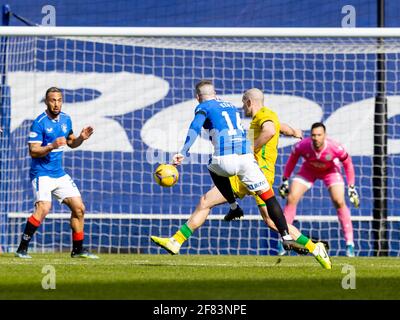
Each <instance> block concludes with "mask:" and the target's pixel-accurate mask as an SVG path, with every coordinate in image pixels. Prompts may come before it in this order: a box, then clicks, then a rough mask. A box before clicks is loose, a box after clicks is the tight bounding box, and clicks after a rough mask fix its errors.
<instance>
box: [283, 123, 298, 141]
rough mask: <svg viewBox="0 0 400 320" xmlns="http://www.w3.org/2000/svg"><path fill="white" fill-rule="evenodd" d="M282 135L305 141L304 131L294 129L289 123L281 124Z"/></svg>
mask: <svg viewBox="0 0 400 320" xmlns="http://www.w3.org/2000/svg"><path fill="white" fill-rule="evenodd" d="M280 133H281V134H283V135H284V136H287V137H293V138H298V139H303V131H301V130H300V129H296V128H292V127H291V126H289V125H288V124H287V123H281V128H280Z"/></svg>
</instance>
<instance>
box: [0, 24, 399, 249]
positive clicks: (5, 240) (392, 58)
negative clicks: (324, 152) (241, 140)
mask: <svg viewBox="0 0 400 320" xmlns="http://www.w3.org/2000/svg"><path fill="white" fill-rule="evenodd" d="M3 29H4V28H3ZM11 29H12V28H11ZM14 29H18V28H14ZM22 29H25V30H27V29H26V28H20V29H19V30H22ZM38 29H39V31H38ZM61 29H64V31H65V32H59V30H61ZM89 29H93V28H89ZM99 29H100V28H99ZM112 29H113V28H110V29H108V28H103V29H102V32H103V35H101V34H97V33H99V31H96V34H90V32H85V31H86V29H85V28H82V29H81V31H82V33H81V34H78V33H77V32H75V31H76V30H75V31H74V32H69V30H71V29H69V28H54V29H52V28H29V32H30V33H31V34H18V35H16V34H17V33H18V30H16V32H15V33H14V34H13V33H12V32H10V33H9V34H10V35H9V36H5V35H4V36H2V37H1V47H0V48H1V51H0V58H1V59H0V71H1V76H2V82H1V97H0V98H1V126H2V128H3V131H4V132H3V133H2V134H1V136H0V142H1V144H0V148H1V150H0V179H1V181H0V186H1V187H0V206H1V209H0V211H1V212H0V241H1V243H0V244H1V246H2V248H3V250H5V251H14V250H15V249H16V247H17V246H18V243H19V240H20V237H21V234H22V231H23V229H24V226H25V223H26V218H27V217H28V216H29V215H30V214H32V212H33V208H34V206H33V190H32V186H31V182H30V180H29V167H30V156H29V153H28V146H27V139H28V135H29V128H30V125H31V123H32V121H33V119H35V118H36V117H37V116H38V115H39V114H40V113H42V112H43V111H44V110H45V105H44V102H43V97H44V93H45V91H46V89H47V88H49V87H51V86H57V87H60V88H61V89H62V90H63V94H64V104H63V111H64V112H65V113H67V114H69V115H70V116H71V118H72V123H73V128H74V132H75V134H79V132H80V130H81V129H82V128H83V127H84V126H85V125H88V124H90V125H92V126H94V128H95V133H94V134H93V136H92V137H91V138H90V139H89V140H87V141H86V142H85V143H83V144H82V145H81V146H80V147H79V148H77V149H74V150H68V151H66V152H65V153H64V162H63V165H64V168H65V170H66V172H67V173H69V174H70V175H71V177H72V178H73V179H74V181H75V183H76V184H77V186H78V188H79V189H80V191H81V193H82V197H83V200H84V203H85V206H86V215H85V235H86V237H85V244H86V245H87V246H88V247H90V248H91V249H92V250H94V251H96V250H97V251H98V252H137V253H157V252H161V251H160V250H159V248H158V247H155V246H154V245H153V244H152V243H151V241H150V235H158V236H163V237H168V236H171V235H172V234H174V233H175V232H176V231H177V230H178V229H179V227H180V226H181V225H182V224H183V223H184V222H185V221H186V220H187V218H188V217H189V215H190V213H191V212H193V210H194V209H195V207H196V204H197V203H198V201H199V199H200V196H201V195H202V194H204V193H205V192H206V191H208V190H209V188H210V186H211V185H212V182H211V179H210V177H209V174H208V171H207V168H206V163H207V160H208V154H209V153H210V151H211V146H210V143H209V142H208V141H207V137H206V136H205V135H203V136H202V137H201V138H200V139H198V141H197V142H196V144H195V145H194V146H193V147H192V149H191V153H192V154H191V157H190V158H188V159H187V161H186V163H185V164H184V165H182V166H181V167H180V168H179V171H180V179H179V182H178V183H177V184H176V185H175V186H174V187H172V188H162V187H160V186H158V185H157V184H156V183H155V182H154V180H153V177H152V173H153V171H154V169H155V167H156V166H157V165H158V164H159V163H165V162H169V161H170V159H171V155H172V154H174V153H175V152H176V151H178V150H179V149H180V147H181V145H182V144H183V140H184V138H185V136H186V132H187V131H186V130H187V128H188V126H189V124H190V121H191V119H192V117H193V111H194V107H195V106H196V101H195V99H194V90H193V89H194V85H195V83H197V82H198V81H199V80H201V79H211V80H212V81H213V82H214V84H215V86H216V90H217V94H218V96H219V97H220V98H222V99H225V100H228V101H231V102H232V103H234V104H236V105H237V106H238V107H241V105H242V104H241V97H242V93H243V92H244V91H245V90H247V89H249V88H252V87H257V88H260V89H262V90H263V91H264V93H265V98H266V99H265V104H266V106H268V107H269V108H271V109H272V110H274V111H276V112H277V113H278V116H279V118H280V121H281V122H285V123H288V124H290V125H291V126H293V127H297V128H300V129H302V130H304V131H305V134H306V136H307V135H309V134H310V132H309V128H310V126H311V124H312V123H313V122H317V121H323V122H324V123H325V124H326V127H327V134H328V135H329V136H330V137H331V138H333V139H335V140H338V141H339V142H341V143H342V144H343V145H344V146H345V147H346V148H347V150H348V151H349V153H350V154H351V156H352V158H353V163H354V166H355V171H356V187H357V188H358V191H359V194H360V198H361V206H360V208H359V209H355V208H353V207H352V206H351V204H350V203H349V201H348V199H347V198H346V202H347V204H348V205H349V207H350V208H351V214H352V219H353V227H354V240H355V246H356V255H363V256H368V255H373V254H374V249H373V248H374V247H373V223H372V220H373V219H372V212H373V194H372V178H373V168H372V156H373V152H374V145H373V138H374V137H373V136H374V130H373V125H374V97H375V95H376V83H377V76H376V74H377V63H376V61H377V55H378V53H384V54H385V57H386V68H387V70H386V90H387V99H388V118H389V121H388V157H387V168H388V170H387V171H388V172H387V174H388V197H389V199H388V203H387V205H388V220H387V230H388V241H389V254H390V255H395V256H397V255H399V252H400V251H399V250H400V248H399V243H400V242H399V238H400V234H399V232H400V231H399V230H400V222H399V221H400V214H399V211H398V210H396V208H398V207H399V205H400V200H398V199H399V198H400V197H399V196H400V188H399V186H400V181H399V176H400V169H399V168H400V166H399V163H400V158H399V154H400V140H399V139H400V133H399V132H400V87H399V86H400V81H399V79H398V75H399V71H400V70H399V68H400V59H399V53H400V42H399V39H398V38H396V37H394V36H393V37H387V38H385V41H384V44H380V45H378V44H377V38H376V34H375V35H374V34H371V36H369V37H368V36H364V35H363V36H358V37H354V36H352V35H351V31H350V29H348V30H347V31H348V34H347V35H346V34H343V36H340V37H339V36H329V35H330V34H329V33H328V34H320V35H319V36H316V35H318V33H317V34H316V35H313V34H312V31H309V32H310V34H309V35H308V36H306V37H305V36H303V35H302V36H299V35H296V34H293V35H292V36H290V35H289V34H285V35H284V36H282V35H281V36H279V35H274V36H271V35H273V32H276V30H269V31H268V32H266V31H265V30H264V32H263V33H260V34H259V35H257V36H254V34H252V31H251V30H248V29H246V30H245V32H244V35H241V33H240V29H238V30H237V31H236V30H235V36H228V35H225V34H224V35H221V34H217V35H216V36H212V34H210V32H212V30H211V31H210V30H209V29H207V30H206V32H205V34H204V35H203V36H201V34H196V35H195V36H193V35H191V32H193V30H186V31H185V30H184V31H181V32H180V33H181V34H178V35H174V33H173V32H172V34H168V29H162V32H161V33H160V34H159V35H158V36H157V35H156V34H151V35H145V34H140V32H139V35H138V34H136V33H135V30H133V31H132V29H130V28H127V29H125V30H128V31H127V34H126V35H125V36H123V34H121V29H118V32H114V33H113V32H111V31H112ZM139 29H140V28H139ZM144 29H145V28H144ZM8 30H10V29H8ZM40 30H56V31H57V32H56V33H54V34H53V35H52V34H49V33H48V34H47V35H44V34H45V32H44V31H40ZM109 30H111V31H110V32H109ZM137 30H138V29H137ZM182 30H183V29H182ZM198 30H199V29H197V30H196V31H195V32H199V31H198ZM316 30H317V31H318V29H316ZM373 30H374V31H376V30H375V29H373ZM170 31H174V29H173V28H172V29H170ZM231 31H232V30H231ZM258 31H259V30H258ZM258 31H257V32H258ZM336 31H337V30H336ZM224 32H227V31H226V30H224ZM254 32H255V31H254ZM288 32H289V31H288ZM2 34H6V33H2ZM185 35H186V36H185ZM399 35H400V34H399ZM244 122H245V125H248V123H249V119H246V120H245V121H244ZM296 142H297V140H296V139H293V138H284V137H281V138H280V144H279V150H278V154H279V155H278V161H277V165H276V178H275V184H274V188H275V190H276V189H277V187H278V186H279V184H280V181H281V177H282V172H283V168H284V165H285V163H286V161H287V159H288V156H289V153H290V151H291V147H292V145H293V144H294V143H296ZM297 168H298V167H297ZM276 191H277V190H276ZM276 194H278V193H277V192H276ZM240 204H241V206H242V207H243V209H244V211H245V217H244V219H242V220H241V221H233V222H229V223H228V222H225V221H223V219H222V218H223V216H224V215H225V214H226V212H227V211H228V209H229V207H228V206H227V205H222V206H220V207H216V208H213V209H212V211H211V214H210V216H209V219H208V220H207V221H206V223H205V224H204V225H203V226H202V227H201V228H200V229H198V230H197V231H196V232H195V233H194V234H193V236H192V237H191V238H190V240H189V241H188V242H187V243H186V244H185V245H184V246H183V247H182V250H181V253H183V254H185V253H190V254H192V253H200V254H276V253H277V239H278V237H277V234H276V233H274V232H271V231H270V230H268V228H267V227H266V225H265V224H264V223H263V221H262V219H261V217H260V215H259V213H258V209H257V206H256V204H255V202H254V200H253V199H252V198H250V197H247V198H245V199H243V200H240ZM281 204H282V206H283V205H284V204H285V203H284V201H281ZM69 216H70V213H69V211H68V210H67V207H65V206H62V205H60V204H58V203H57V202H56V201H54V202H53V207H52V210H51V213H50V214H49V215H48V216H47V218H46V219H45V221H44V223H43V224H42V225H41V227H40V228H39V230H38V231H37V233H36V234H35V235H34V238H33V240H32V241H31V248H32V249H31V250H36V251H39V252H43V251H67V250H69V249H70V247H71V231H70V227H69ZM294 224H295V225H296V226H297V227H299V229H300V230H301V231H302V232H303V233H304V234H305V235H308V236H310V237H311V238H314V239H323V240H326V241H328V242H329V245H330V253H331V254H332V255H343V254H344V252H345V242H344V238H343V234H342V230H341V228H340V225H339V224H338V219H337V215H336V210H335V209H334V207H333V205H332V203H331V200H330V198H329V194H328V192H327V190H326V189H325V187H324V186H323V185H322V183H321V182H320V181H317V182H316V183H315V185H314V187H313V188H312V189H311V190H309V191H308V192H307V193H306V195H305V196H304V198H303V199H302V200H301V202H300V203H299V205H298V210H297V217H296V220H295V223H294Z"/></svg>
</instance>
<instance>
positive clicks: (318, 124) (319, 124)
mask: <svg viewBox="0 0 400 320" xmlns="http://www.w3.org/2000/svg"><path fill="white" fill-rule="evenodd" d="M319 127H322V128H324V132H326V128H325V125H324V124H323V123H322V122H314V123H313V124H312V126H311V131H312V130H313V129H315V128H319Z"/></svg>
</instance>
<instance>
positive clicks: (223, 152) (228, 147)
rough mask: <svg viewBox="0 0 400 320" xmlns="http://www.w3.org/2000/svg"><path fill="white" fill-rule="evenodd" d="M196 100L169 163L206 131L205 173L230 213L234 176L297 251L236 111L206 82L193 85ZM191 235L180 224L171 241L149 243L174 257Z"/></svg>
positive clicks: (177, 160) (287, 245)
mask: <svg viewBox="0 0 400 320" xmlns="http://www.w3.org/2000/svg"><path fill="white" fill-rule="evenodd" d="M196 99H197V101H198V102H199V105H198V106H197V107H196V109H195V117H194V119H193V121H192V123H191V125H190V128H189V131H188V135H187V137H186V140H185V144H184V146H183V148H182V150H181V152H180V153H178V154H176V155H174V157H173V164H174V165H180V164H181V163H182V162H183V160H184V157H185V155H186V154H187V152H188V151H189V149H190V147H191V146H192V145H193V143H194V142H195V140H196V138H197V137H198V135H199V134H200V131H201V128H202V127H203V128H204V129H206V130H209V135H210V140H211V142H212V144H213V146H214V153H213V155H212V156H211V158H210V161H209V164H208V170H209V172H210V175H211V178H212V180H213V182H214V184H215V186H216V187H217V188H218V190H219V191H220V192H221V194H222V195H223V196H224V197H225V199H226V200H227V201H228V202H229V204H230V205H231V210H241V209H240V207H239V206H238V204H237V202H236V200H235V196H234V193H233V191H232V188H231V184H230V181H229V177H230V176H236V175H237V176H238V177H239V179H240V180H241V181H242V182H243V183H244V184H245V185H246V186H247V188H248V190H250V191H253V192H255V193H257V194H258V195H259V196H260V198H261V199H262V200H263V201H264V202H265V204H266V206H267V210H268V214H269V216H270V218H271V219H272V221H273V222H274V223H275V225H276V227H277V229H278V231H279V233H280V235H281V237H282V240H283V245H284V247H285V249H286V250H292V249H294V248H296V249H297V248H299V245H298V244H297V243H296V242H295V241H294V240H293V238H292V237H291V236H290V235H289V231H288V226H287V223H286V219H285V216H284V215H283V211H282V208H281V207H280V205H279V202H278V201H277V200H276V198H275V195H274V192H273V190H272V188H271V187H270V186H269V183H268V182H267V180H266V178H265V176H264V174H263V173H262V171H261V170H260V168H259V166H258V164H257V162H256V160H255V158H254V155H253V151H252V148H251V144H250V141H249V140H248V139H247V138H246V133H245V131H244V130H243V128H242V126H241V119H240V115H239V112H238V111H237V108H236V107H235V106H234V105H232V104H231V103H229V102H226V101H221V100H218V99H217V96H216V92H215V89H214V85H213V84H212V82H211V81H208V80H203V81H200V82H199V83H198V84H197V85H196ZM191 234H192V230H190V228H189V227H188V226H187V225H186V224H184V225H183V226H182V227H181V229H180V230H179V231H178V232H177V233H176V234H175V235H174V236H173V237H172V238H159V237H155V236H151V240H152V241H153V242H154V243H156V244H157V245H159V246H161V247H162V248H164V249H166V250H167V251H168V252H170V253H172V254H176V253H177V252H178V251H179V247H180V245H181V244H182V243H183V242H184V241H185V240H186V239H187V238H188V237H190V236H191ZM299 249H300V248H299Z"/></svg>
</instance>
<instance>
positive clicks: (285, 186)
mask: <svg viewBox="0 0 400 320" xmlns="http://www.w3.org/2000/svg"><path fill="white" fill-rule="evenodd" d="M279 194H280V195H281V197H282V198H283V199H285V198H286V197H287V195H288V194H289V180H288V179H287V178H283V179H282V184H281V185H280V187H279Z"/></svg>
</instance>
